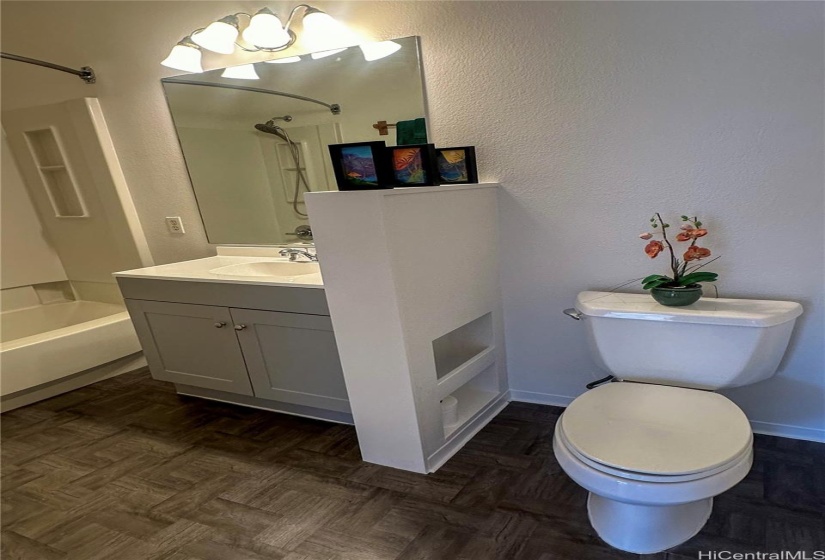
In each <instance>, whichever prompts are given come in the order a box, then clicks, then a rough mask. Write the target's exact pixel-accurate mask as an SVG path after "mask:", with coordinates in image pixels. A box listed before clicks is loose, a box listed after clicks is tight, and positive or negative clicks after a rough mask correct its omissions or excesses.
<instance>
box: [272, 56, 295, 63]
mask: <svg viewBox="0 0 825 560" xmlns="http://www.w3.org/2000/svg"><path fill="white" fill-rule="evenodd" d="M264 62H266V63H267V64H290V63H292V62H301V57H300V56H288V57H286V58H276V59H275V60H264Z"/></svg>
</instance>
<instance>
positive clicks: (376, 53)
mask: <svg viewBox="0 0 825 560" xmlns="http://www.w3.org/2000/svg"><path fill="white" fill-rule="evenodd" d="M360 47H361V52H363V53H364V60H366V61H367V62H371V61H373V60H378V59H379V58H384V57H385V56H390V55H391V54H392V53H394V52H397V51H398V50H400V49H401V45H399V44H398V43H396V42H395V41H381V42H378V43H364V44H363V45H360Z"/></svg>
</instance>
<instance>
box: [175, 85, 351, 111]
mask: <svg viewBox="0 0 825 560" xmlns="http://www.w3.org/2000/svg"><path fill="white" fill-rule="evenodd" d="M161 81H163V82H166V83H170V84H185V85H188V86H206V87H216V88H224V89H239V90H241V91H252V92H255V93H268V94H270V95H280V96H282V97H291V98H292V99H299V100H301V101H308V102H309V103H317V104H318V105H323V106H324V107H326V108H327V109H329V110H330V112H331V113H332V114H333V115H340V114H341V106H340V105H338V104H337V103H332V104H329V103H324V102H323V101H318V100H317V99H313V98H311V97H304V96H303V95H295V94H294V93H286V92H284V91H275V90H273V89H263V88H255V87H248V86H233V85H230V84H215V83H212V82H198V81H195V80H180V79H178V78H163V80H161Z"/></svg>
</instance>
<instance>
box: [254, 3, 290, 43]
mask: <svg viewBox="0 0 825 560" xmlns="http://www.w3.org/2000/svg"><path fill="white" fill-rule="evenodd" d="M243 38H244V41H246V42H247V43H252V44H253V45H255V46H256V47H261V48H263V49H277V48H278V47H283V46H284V45H286V44H287V43H289V41H290V39H291V37H290V36H289V33H287V32H286V31H285V30H284V27H283V25H282V24H281V20H280V19H278V16H276V15H275V14H274V13H272V11H271V10H270V9H269V8H263V9H261V10H260V11H258V13H257V14H255V15H254V16H252V19H251V20H250V21H249V27H247V28H246V29H244V30H243Z"/></svg>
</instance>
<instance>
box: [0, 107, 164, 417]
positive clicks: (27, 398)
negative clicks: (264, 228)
mask: <svg viewBox="0 0 825 560" xmlns="http://www.w3.org/2000/svg"><path fill="white" fill-rule="evenodd" d="M2 118H3V125H4V130H5V131H6V134H7V135H8V144H9V146H8V147H9V151H10V152H11V153H12V154H13V155H14V164H15V165H13V166H11V169H10V171H9V172H10V173H12V172H13V171H15V170H19V172H20V173H19V176H15V175H14V174H13V173H12V176H11V178H12V179H13V181H11V182H10V185H9V188H10V189H11V191H10V192H11V193H12V194H15V193H17V191H18V190H23V193H22V194H19V193H17V194H18V196H17V197H16V198H12V200H11V202H12V203H13V205H11V206H10V207H9V208H8V209H7V208H6V206H5V204H4V206H3V211H4V218H5V217H6V213H7V212H9V211H10V212H11V213H15V214H16V213H18V212H19V215H20V217H24V218H25V217H26V216H28V218H29V219H30V220H31V222H30V223H28V224H26V227H28V229H29V231H26V230H25V229H24V228H23V226H22V225H21V224H20V223H19V221H18V219H12V220H9V222H10V223H9V224H7V223H6V222H5V219H4V222H3V232H2V237H3V240H4V242H3V248H4V249H5V248H6V246H7V245H11V246H12V247H13V248H14V249H16V250H13V251H10V252H9V253H6V252H5V250H4V253H3V255H2V257H3V273H4V280H6V281H7V282H9V284H10V285H7V284H4V285H3V288H6V289H4V290H3V292H4V293H3V294H2V303H3V309H2V312H0V321H2V336H3V339H2V340H0V359H2V367H3V371H2V378H0V394H2V398H0V410H3V411H6V410H10V409H13V408H16V407H18V406H22V405H25V404H29V403H31V402H35V401H36V400H39V399H42V398H48V397H51V396H53V395H56V394H59V393H61V392H65V391H71V390H74V389H77V388H78V387H82V386H83V385H88V384H89V383H94V382H96V381H99V380H101V379H105V378H107V377H110V376H113V375H118V374H120V373H123V372H126V371H134V370H135V369H138V368H141V367H143V366H145V363H146V362H145V360H144V359H143V356H142V354H141V352H140V345H139V344H138V340H137V336H136V335H135V331H134V328H133V327H132V323H131V321H130V320H129V316H128V313H127V312H126V309H125V307H124V306H123V300H122V298H121V297H120V294H119V293H118V290H117V286H116V284H115V281H114V279H113V278H112V276H111V274H112V272H114V271H115V270H117V269H118V268H120V267H130V266H140V265H148V264H151V263H152V259H151V255H150V253H149V249H148V246H147V245H146V239H145V237H144V236H143V231H142V229H141V227H140V222H139V220H138V218H137V213H136V212H135V208H134V204H133V203H132V199H131V196H130V193H129V191H128V188H127V187H126V183H125V179H124V177H123V173H122V171H121V169H120V166H119V162H118V158H117V154H116V152H115V150H114V146H113V143H112V139H111V137H110V135H109V133H108V129H107V127H106V121H105V120H104V118H103V112H102V109H101V107H100V104H99V103H98V101H97V99H93V98H85V99H74V100H71V101H66V102H63V103H56V104H50V105H42V106H37V107H28V108H25V109H19V110H12V111H8V110H6V108H5V106H4V107H3V112H2ZM4 138H5V137H4ZM5 148H6V145H5V140H4V156H3V157H4V160H6V159H7V158H6V153H5ZM8 160H9V161H10V160H11V158H8ZM5 163H6V161H4V164H5ZM3 174H4V177H3V178H4V185H3V190H4V203H5V201H6V196H5V189H6V184H5V179H6V170H5V165H4V172H3ZM29 197H30V199H31V202H30V203H29V204H28V205H27V204H26V203H27V202H29ZM9 226H11V227H9ZM40 227H42V229H43V232H42V233H41V232H40V231H39V229H40ZM46 239H47V241H46ZM7 240H10V241H7ZM55 262H56V264H55ZM50 263H51V267H52V271H51V273H47V271H44V270H43V267H44V266H47V265H49V264H50ZM57 264H59V265H60V270H59V271H57V272H56V271H55V270H54V269H55V268H56V266H57ZM36 266H39V267H40V269H39V270H38V269H36V268H35V267H36ZM6 271H9V273H10V274H12V275H13V274H16V275H17V276H19V278H15V279H14V281H13V282H12V281H9V280H8V278H9V276H8V275H7V273H6ZM24 281H25V282H27V283H30V285H19V284H20V283H21V282H24Z"/></svg>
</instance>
